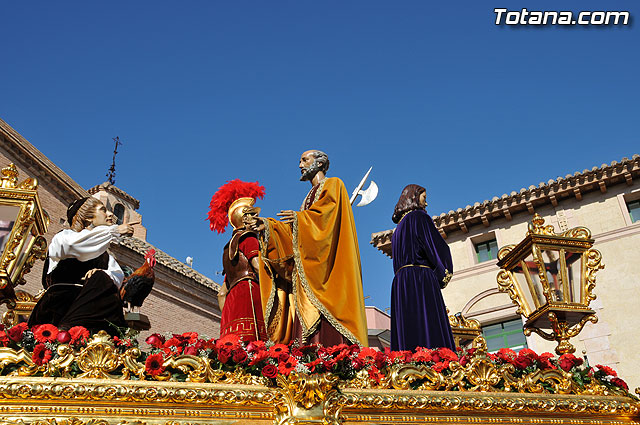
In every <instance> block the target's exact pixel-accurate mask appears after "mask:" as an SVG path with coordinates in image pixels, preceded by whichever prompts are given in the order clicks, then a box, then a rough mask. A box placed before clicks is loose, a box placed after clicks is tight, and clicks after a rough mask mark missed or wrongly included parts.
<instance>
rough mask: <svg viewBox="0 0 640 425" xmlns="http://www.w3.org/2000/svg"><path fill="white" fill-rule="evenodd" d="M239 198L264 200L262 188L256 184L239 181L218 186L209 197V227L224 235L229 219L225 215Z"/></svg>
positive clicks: (231, 181)
mask: <svg viewBox="0 0 640 425" xmlns="http://www.w3.org/2000/svg"><path fill="white" fill-rule="evenodd" d="M239 198H254V199H255V198H259V199H263V198H264V186H260V184H258V182H243V181H242V180H240V179H235V180H230V181H227V182H226V183H225V184H223V185H222V186H220V187H219V188H218V190H217V191H216V193H214V194H213V196H212V197H211V202H210V203H209V215H208V216H207V219H208V220H209V227H210V228H211V230H215V231H216V232H218V233H224V231H225V228H226V227H227V224H229V217H228V215H227V213H228V211H229V207H230V206H231V204H232V203H233V202H234V201H235V200H237V199H239Z"/></svg>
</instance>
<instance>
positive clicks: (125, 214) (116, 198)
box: [87, 182, 147, 241]
mask: <svg viewBox="0 0 640 425" xmlns="http://www.w3.org/2000/svg"><path fill="white" fill-rule="evenodd" d="M87 192H89V193H90V194H91V195H92V196H93V197H94V198H97V199H99V200H100V201H102V203H103V204H104V205H105V206H106V207H107V209H108V210H109V211H112V212H113V214H114V215H115V216H116V217H117V219H118V221H117V224H122V223H129V222H132V221H142V215H140V214H139V213H138V212H137V211H136V210H137V209H138V208H140V201H138V200H137V199H136V198H134V197H133V196H131V195H129V194H128V193H127V192H125V191H124V190H122V189H119V188H117V187H116V186H114V185H113V184H111V183H109V182H104V183H102V184H99V185H97V186H94V187H92V188H91V189H89V190H88V191H87ZM134 228H135V232H134V233H133V236H134V237H136V238H138V239H142V240H143V241H144V240H146V239H147V228H146V227H144V226H142V224H140V225H137V226H134Z"/></svg>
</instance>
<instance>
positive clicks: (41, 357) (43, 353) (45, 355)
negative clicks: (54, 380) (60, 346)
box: [31, 343, 53, 366]
mask: <svg viewBox="0 0 640 425" xmlns="http://www.w3.org/2000/svg"><path fill="white" fill-rule="evenodd" d="M52 356H53V353H52V352H51V350H48V349H47V347H46V346H45V345H44V344H43V343H40V344H38V345H36V347H35V348H34V349H33V355H32V356H31V360H33V362H34V363H35V364H37V365H38V366H41V365H43V364H45V363H49V360H51V357H52Z"/></svg>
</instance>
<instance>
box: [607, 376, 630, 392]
mask: <svg viewBox="0 0 640 425" xmlns="http://www.w3.org/2000/svg"><path fill="white" fill-rule="evenodd" d="M611 383H612V384H613V385H615V386H616V387H618V388H623V389H625V390H626V391H629V386H628V385H627V383H626V382H624V381H623V380H622V379H620V378H618V377H616V378H613V379H611Z"/></svg>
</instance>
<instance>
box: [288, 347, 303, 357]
mask: <svg viewBox="0 0 640 425" xmlns="http://www.w3.org/2000/svg"><path fill="white" fill-rule="evenodd" d="M291 355H292V356H296V357H302V356H303V354H302V350H300V349H299V348H298V347H293V348H291Z"/></svg>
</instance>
